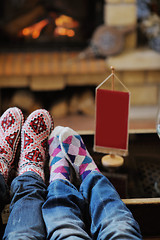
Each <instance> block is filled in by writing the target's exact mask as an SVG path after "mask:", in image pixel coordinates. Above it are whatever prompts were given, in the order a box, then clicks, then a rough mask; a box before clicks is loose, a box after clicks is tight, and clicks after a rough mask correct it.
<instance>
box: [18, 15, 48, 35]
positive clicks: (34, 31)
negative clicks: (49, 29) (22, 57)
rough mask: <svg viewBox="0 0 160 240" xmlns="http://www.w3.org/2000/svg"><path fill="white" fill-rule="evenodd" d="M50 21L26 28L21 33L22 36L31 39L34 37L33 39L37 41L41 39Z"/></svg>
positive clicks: (45, 20)
mask: <svg viewBox="0 0 160 240" xmlns="http://www.w3.org/2000/svg"><path fill="white" fill-rule="evenodd" d="M48 23H49V22H48V20H47V19H44V20H42V21H40V22H38V23H35V24H33V25H32V26H30V27H26V28H24V29H23V30H22V31H21V32H20V36H25V37H29V36H32V38H34V39H36V38H38V37H39V35H40V33H41V31H42V29H43V28H44V27H45V26H46V25H47V24H48Z"/></svg>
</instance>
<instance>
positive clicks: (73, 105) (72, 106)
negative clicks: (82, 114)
mask: <svg viewBox="0 0 160 240" xmlns="http://www.w3.org/2000/svg"><path fill="white" fill-rule="evenodd" d="M78 104H79V95H78V94H74V95H73V96H72V97H71V99H70V102H69V113H71V114H74V113H77V112H78Z"/></svg>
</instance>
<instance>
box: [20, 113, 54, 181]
mask: <svg viewBox="0 0 160 240" xmlns="http://www.w3.org/2000/svg"><path fill="white" fill-rule="evenodd" d="M52 129H53V120H52V117H51V116H50V114H49V112H48V111H46V110H44V109H39V110H36V111H34V112H33V113H31V114H30V115H29V117H28V118H27V120H26V121H25V123H24V125H23V127H22V132H21V155H20V161H19V168H18V175H22V174H23V173H25V172H28V171H33V172H35V173H37V174H38V175H39V176H41V177H42V179H43V180H44V169H43V167H44V161H45V159H46V153H47V151H46V149H47V143H48V137H49V135H50V133H51V131H52Z"/></svg>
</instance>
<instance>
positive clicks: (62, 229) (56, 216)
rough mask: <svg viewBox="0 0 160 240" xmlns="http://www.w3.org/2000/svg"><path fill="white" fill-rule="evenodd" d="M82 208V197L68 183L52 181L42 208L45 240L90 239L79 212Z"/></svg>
mask: <svg viewBox="0 0 160 240" xmlns="http://www.w3.org/2000/svg"><path fill="white" fill-rule="evenodd" d="M84 207H85V206H84V199H83V197H82V195H81V194H80V193H79V192H78V190H77V189H76V188H75V187H74V186H73V185H72V184H71V183H70V182H68V181H66V180H59V179H57V180H54V181H53V182H52V183H51V184H50V185H49V187H48V196H47V200H46V202H45V203H44V205H43V207H42V213H43V218H44V221H45V224H46V228H47V239H57V240H59V239H71V240H76V239H91V238H90V236H89V235H88V233H87V232H86V228H85V223H84V221H83V215H82V212H81V210H82V209H83V210H84V211H85V209H84Z"/></svg>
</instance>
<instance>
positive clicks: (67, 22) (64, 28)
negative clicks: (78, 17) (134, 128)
mask: <svg viewBox="0 0 160 240" xmlns="http://www.w3.org/2000/svg"><path fill="white" fill-rule="evenodd" d="M55 24H56V28H55V30H54V35H55V36H58V35H61V36H68V37H74V35H75V31H74V30H73V29H74V28H76V27H78V26H79V23H78V22H77V21H75V20H74V19H73V18H71V17H68V16H66V15H61V16H59V17H58V18H56V20H55Z"/></svg>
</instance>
